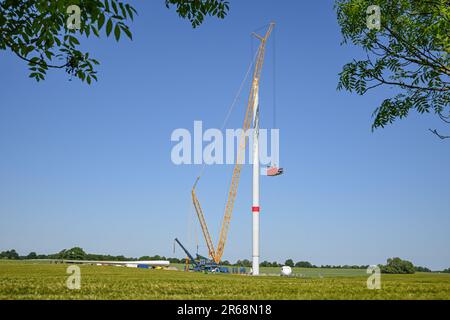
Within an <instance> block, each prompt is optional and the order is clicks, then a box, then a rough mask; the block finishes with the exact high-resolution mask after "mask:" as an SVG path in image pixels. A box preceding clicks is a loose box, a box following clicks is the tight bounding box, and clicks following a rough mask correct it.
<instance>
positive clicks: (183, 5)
mask: <svg viewBox="0 0 450 320" xmlns="http://www.w3.org/2000/svg"><path fill="white" fill-rule="evenodd" d="M172 6H175V7H176V12H177V13H178V15H179V16H180V17H182V18H184V19H188V20H189V21H190V22H191V24H192V27H193V28H196V27H198V26H199V25H201V24H202V23H203V21H204V19H205V16H215V17H217V18H220V19H223V18H225V16H226V15H227V13H228V11H229V9H230V8H229V3H228V1H224V0H190V1H186V0H166V7H167V8H170V7H172Z"/></svg>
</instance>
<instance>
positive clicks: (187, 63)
mask: <svg viewBox="0 0 450 320" xmlns="http://www.w3.org/2000/svg"><path fill="white" fill-rule="evenodd" d="M134 3H135V6H136V8H137V10H138V11H139V16H138V17H137V19H136V20H135V22H133V23H132V24H131V29H132V31H133V34H134V41H132V42H131V41H128V40H126V39H125V40H124V41H121V42H119V43H116V42H115V41H113V40H112V39H106V38H105V37H102V39H100V40H98V39H92V40H91V39H90V40H83V41H82V45H83V48H85V49H86V50H89V51H90V52H91V55H92V56H94V57H95V58H97V59H98V60H100V61H101V65H100V67H99V68H98V71H99V82H98V83H94V84H93V85H92V86H87V85H85V84H82V83H80V82H79V81H78V80H76V79H74V80H73V81H68V76H67V75H65V74H62V73H59V72H49V74H48V76H47V79H46V80H45V81H44V82H41V83H35V82H34V81H33V80H31V79H29V78H28V73H27V68H26V65H25V64H24V63H22V61H20V60H18V59H17V58H16V57H15V56H13V55H12V54H11V53H10V52H6V51H3V52H0V57H1V58H0V70H1V73H0V88H1V95H2V99H1V102H0V221H1V224H0V250H6V249H10V248H15V249H16V250H18V251H19V253H21V254H27V253H28V252H30V251H37V252H40V253H51V252H56V251H59V250H61V249H63V248H69V247H72V246H81V247H83V248H84V249H85V250H86V251H88V252H93V253H109V254H124V255H127V256H142V255H153V254H160V255H166V256H173V255H174V253H173V251H172V250H173V239H174V238H175V237H178V238H180V239H181V240H182V241H183V242H185V244H186V245H187V246H188V247H189V248H191V249H192V250H193V251H195V249H194V248H195V243H196V235H197V238H198V242H199V243H200V251H201V253H203V254H205V253H206V248H205V245H204V241H203V239H202V237H201V234H200V230H199V228H198V227H197V225H198V222H197V220H195V219H196V218H195V216H194V212H193V208H192V206H191V205H190V188H191V187H192V184H193V182H194V180H195V177H196V175H197V174H198V172H199V170H200V167H199V166H194V165H192V166H175V165H174V164H172V162H171V159H170V152H171V148H172V147H173V146H174V143H173V142H171V141H170V136H171V133H172V131H173V130H174V129H177V128H187V129H190V130H192V128H193V122H194V120H202V121H203V123H204V126H205V127H206V128H217V127H220V125H221V123H222V121H223V119H224V117H225V114H226V111H227V108H228V106H229V105H230V103H231V102H232V100H233V97H234V95H235V93H236V91H237V89H238V88H239V85H240V82H241V81H242V78H243V76H244V74H245V71H246V68H247V66H248V63H249V61H250V58H251V41H250V39H251V38H250V33H251V32H252V31H253V30H255V29H257V28H258V27H260V26H262V25H265V24H267V23H268V22H270V21H272V20H274V21H275V22H276V23H277V25H276V34H275V37H276V60H275V61H276V88H277V126H278V127H279V128H280V136H281V137H280V139H281V145H280V160H281V165H282V166H283V167H284V168H285V174H284V175H283V176H280V177H277V178H268V177H262V178H261V260H270V261H273V260H277V261H284V260H285V259H287V258H293V259H294V260H296V261H297V260H308V261H311V262H312V263H314V264H319V265H320V264H375V263H383V262H385V260H386V258H388V257H393V256H400V257H402V258H404V259H408V260H411V261H413V262H414V263H415V264H418V265H425V266H428V267H431V268H433V269H441V268H447V267H449V266H450V250H448V247H449V244H450V233H449V232H448V230H449V227H450V197H449V194H450V182H449V181H450V171H449V170H447V169H446V168H447V167H448V163H449V159H450V146H449V144H448V142H443V141H440V140H439V139H437V138H436V137H435V136H433V135H432V134H430V133H429V132H428V131H427V130H428V128H438V129H442V130H445V128H444V127H443V126H442V125H441V123H440V122H438V121H437V120H436V119H435V118H434V117H432V116H417V115H415V114H411V116H410V117H409V118H408V119H407V120H402V121H399V122H396V123H395V124H393V125H391V126H388V127H386V128H385V129H380V130H377V131H375V132H371V122H372V117H371V114H372V112H373V110H374V109H375V108H376V107H377V106H378V105H379V103H380V102H381V101H382V100H383V99H384V98H386V97H389V96H391V95H392V94H393V93H394V91H393V89H391V88H378V89H376V91H373V92H370V93H369V94H367V95H366V96H364V97H360V96H357V95H355V94H349V93H347V92H338V91H336V85H337V81H338V73H339V71H340V70H341V68H342V66H343V65H344V64H345V63H346V62H349V61H350V60H351V59H353V58H358V57H361V56H362V52H361V51H360V50H359V49H358V48H354V47H351V46H341V45H340V42H341V36H340V32H339V28H338V26H337V23H336V16H335V13H334V11H333V3H332V1H309V2H300V1H269V0H265V1H256V0H251V1H250V0H248V1H231V12H230V14H229V15H228V17H227V18H226V19H225V20H216V19H207V20H206V22H205V23H204V25H202V26H201V27H200V28H198V29H195V30H193V29H192V28H191V27H190V25H189V23H188V22H187V21H184V20H181V19H180V18H178V17H177V15H176V14H175V12H174V11H170V10H167V9H166V8H165V6H164V2H163V1H145V2H142V1H139V2H138V1H135V2H134ZM271 46H272V43H269V47H268V50H267V57H266V64H265V66H264V70H263V79H262V87H261V118H262V126H263V127H269V128H270V126H271V124H272V118H273V116H272V112H273V109H272V92H273V90H272V87H273V74H272V70H273V57H272V47H271ZM246 96H247V92H245V93H244V95H243V98H242V99H240V101H239V104H238V105H237V107H236V110H235V111H234V113H233V115H232V117H231V119H230V122H229V126H228V127H231V128H237V127H240V126H241V125H242V121H243V116H244V108H245V98H246ZM231 172H232V167H231V166H213V167H208V168H207V170H206V172H205V175H204V177H203V178H202V180H201V182H200V185H199V187H198V196H199V198H200V200H201V202H202V205H203V207H204V211H205V214H206V219H207V221H208V223H209V228H210V231H211V233H212V235H213V239H214V241H216V240H217V237H218V233H219V230H220V223H221V219H222V215H223V209H224V204H225V200H226V195H227V190H228V187H229V182H230V177H231ZM250 172H251V170H250V167H249V166H246V167H244V170H243V174H242V178H241V184H240V187H239V193H238V197H237V202H236V207H235V210H234V215H233V218H232V221H231V229H230V234H229V239H228V243H227V247H226V249H225V255H224V258H225V259H230V260H236V259H238V258H239V259H243V258H247V259H250V258H251V211H250V208H251V175H250ZM175 255H176V256H178V257H182V256H183V255H182V253H181V251H180V250H178V248H177V252H176V253H175Z"/></svg>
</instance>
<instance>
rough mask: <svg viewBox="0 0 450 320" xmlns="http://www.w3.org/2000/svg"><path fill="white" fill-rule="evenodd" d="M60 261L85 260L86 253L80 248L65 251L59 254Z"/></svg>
mask: <svg viewBox="0 0 450 320" xmlns="http://www.w3.org/2000/svg"><path fill="white" fill-rule="evenodd" d="M59 259H66V260H67V259H73V260H85V259H86V252H84V250H83V249H81V248H80V247H74V248H72V249H68V250H66V249H64V250H62V251H61V252H60V253H59ZM86 260H87V259H86Z"/></svg>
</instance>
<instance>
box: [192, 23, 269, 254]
mask: <svg viewBox="0 0 450 320" xmlns="http://www.w3.org/2000/svg"><path fill="white" fill-rule="evenodd" d="M274 25H275V24H274V23H273V22H272V23H271V24H270V25H269V28H268V30H267V32H266V34H265V35H264V37H261V36H259V35H257V34H254V35H255V36H256V37H257V38H258V39H259V40H260V41H261V43H260V45H259V47H258V53H257V58H256V63H255V69H254V71H253V80H252V86H251V88H250V94H249V98H248V104H247V110H246V112H245V118H244V124H243V126H242V129H243V132H242V135H241V136H240V139H239V148H238V153H237V159H236V164H235V166H234V169H233V176H232V178H231V185H230V189H229V192H228V198H227V203H226V206H225V213H224V216H223V221H222V228H221V230H220V235H219V241H218V244H217V250H215V249H214V244H213V242H212V239H211V235H210V233H209V231H208V227H207V225H206V221H205V217H204V214H203V211H202V209H201V206H200V202H199V200H198V198H197V196H196V194H195V188H196V186H197V183H198V181H199V179H200V177H198V178H197V180H196V181H195V184H194V186H193V187H192V202H193V204H194V207H195V211H196V212H197V216H198V219H199V221H200V225H201V228H202V232H203V236H204V238H205V241H206V245H207V247H208V251H209V255H210V257H211V259H213V260H214V262H216V263H219V262H220V260H221V258H222V255H223V252H224V249H225V243H226V240H227V236H228V230H229V228H230V221H231V216H232V213H233V208H234V203H235V200H236V195H237V190H238V186H239V179H240V176H241V170H242V164H243V160H244V156H245V147H246V145H247V132H248V130H249V129H250V127H251V125H252V121H253V119H254V114H253V112H254V110H255V108H256V107H257V106H255V104H256V103H258V98H257V97H258V89H259V80H260V77H261V71H262V66H263V63H264V54H265V47H266V41H267V39H268V37H269V36H270V34H271V32H272V30H273V27H274Z"/></svg>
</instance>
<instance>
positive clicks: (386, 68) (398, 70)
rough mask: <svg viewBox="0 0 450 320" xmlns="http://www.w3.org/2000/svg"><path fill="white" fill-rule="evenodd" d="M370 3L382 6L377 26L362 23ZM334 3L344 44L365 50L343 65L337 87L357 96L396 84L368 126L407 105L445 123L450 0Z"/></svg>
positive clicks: (401, 114)
mask: <svg viewBox="0 0 450 320" xmlns="http://www.w3.org/2000/svg"><path fill="white" fill-rule="evenodd" d="M370 5H378V6H379V7H380V9H381V28H380V30H377V29H375V28H372V29H369V28H368V26H367V19H368V14H367V13H366V12H367V8H368V7H369V6H370ZM335 7H336V11H337V18H338V23H339V26H340V28H341V32H342V35H343V38H344V40H343V43H348V42H351V43H352V44H354V45H356V46H359V47H361V48H362V49H363V50H364V52H365V54H366V58H365V59H362V60H356V59H355V60H353V61H352V62H350V63H347V64H346V65H345V66H344V67H343V70H342V72H341V73H340V80H339V84H338V89H346V90H348V91H350V92H352V91H355V92H356V93H358V94H360V95H363V94H365V93H366V92H368V91H369V90H371V89H374V88H376V87H379V86H388V87H391V88H396V89H397V90H396V92H397V94H396V95H395V96H393V97H391V98H388V99H385V100H384V101H382V102H381V105H380V106H379V107H378V108H376V109H375V111H374V118H375V119H374V122H373V125H372V129H375V128H379V127H384V126H386V125H387V124H390V123H392V122H394V121H395V120H396V119H401V118H405V117H406V116H407V115H408V114H409V113H410V111H411V110H415V111H417V112H418V113H420V114H424V113H429V112H434V113H435V114H436V115H437V116H438V118H439V119H441V120H443V121H444V122H446V123H450V37H449V34H450V0H427V1H421V0H336V6H335ZM430 130H431V129H430ZM431 131H432V132H434V133H435V134H437V135H439V137H441V138H448V137H446V136H443V135H440V134H438V132H437V131H436V130H431Z"/></svg>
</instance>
